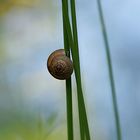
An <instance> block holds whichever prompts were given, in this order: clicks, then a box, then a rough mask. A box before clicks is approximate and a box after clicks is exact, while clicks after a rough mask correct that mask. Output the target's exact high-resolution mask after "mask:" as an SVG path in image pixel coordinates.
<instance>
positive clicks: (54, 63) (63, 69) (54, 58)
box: [47, 49, 73, 80]
mask: <svg viewBox="0 0 140 140" xmlns="http://www.w3.org/2000/svg"><path fill="white" fill-rule="evenodd" d="M47 67H48V71H49V72H50V74H51V75H52V76H53V77H55V78H56V79H59V80H65V79H68V78H70V76H71V74H72V73H73V63H72V61H71V60H70V58H69V57H67V56H66V54H65V50H64V49H59V50H56V51H54V52H53V53H51V54H50V56H49V58H48V61H47Z"/></svg>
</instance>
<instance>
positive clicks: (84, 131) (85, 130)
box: [62, 0, 90, 140]
mask: <svg viewBox="0 0 140 140" xmlns="http://www.w3.org/2000/svg"><path fill="white" fill-rule="evenodd" d="M66 3H67V0H62V5H63V8H64V9H63V13H64V14H65V16H64V22H65V23H66V30H67V33H68V39H69V42H70V46H71V51H72V58H73V65H74V70H75V77H76V83H77V93H78V94H77V95H78V108H79V122H80V134H81V140H85V136H86V139H87V140H90V135H89V127H88V121H87V115H86V109H85V103H84V97H83V91H82V84H81V74H80V61H79V50H78V44H76V42H75V41H74V40H73V34H72V30H71V25H70V20H69V15H68V11H67V9H65V7H66V6H65V5H66ZM72 7H73V3H72ZM72 10H73V9H72ZM72 16H73V15H72ZM75 17H76V16H75ZM72 20H73V17H72ZM75 21H76V20H75ZM75 21H73V22H75ZM74 25H75V23H74ZM73 32H75V33H76V32H77V30H75V31H74V29H73ZM76 36H77V35H76ZM74 38H75V36H74ZM77 43H78V38H77Z"/></svg>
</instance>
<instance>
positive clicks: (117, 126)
mask: <svg viewBox="0 0 140 140" xmlns="http://www.w3.org/2000/svg"><path fill="white" fill-rule="evenodd" d="M97 4H98V11H99V16H100V21H101V27H102V33H103V38H104V43H105V50H106V55H107V61H108V70H109V78H110V85H111V91H112V100H113V108H114V114H115V122H116V129H117V137H118V140H122V134H121V126H120V118H119V112H118V105H117V97H116V90H115V82H114V77H113V70H112V61H111V55H110V49H109V42H108V36H107V31H106V26H105V22H104V16H103V11H102V5H101V1H100V0H97Z"/></svg>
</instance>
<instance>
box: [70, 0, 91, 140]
mask: <svg viewBox="0 0 140 140" xmlns="http://www.w3.org/2000/svg"><path fill="white" fill-rule="evenodd" d="M71 15H72V28H73V39H74V48H75V50H76V51H75V52H73V53H77V54H75V55H77V67H78V68H77V73H78V76H77V77H76V79H77V88H78V89H79V90H78V101H79V105H80V104H82V110H81V111H82V113H81V115H83V118H82V119H83V120H84V121H83V123H84V127H85V128H84V129H85V135H86V139H87V140H90V132H89V126H88V119H87V114H86V107H85V103H84V97H83V91H82V83H81V72H80V60H79V49H78V48H79V45H78V32H77V20H76V6H75V0H71ZM80 102H81V103H80ZM79 108H80V107H79Z"/></svg>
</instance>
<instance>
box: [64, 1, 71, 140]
mask: <svg viewBox="0 0 140 140" xmlns="http://www.w3.org/2000/svg"><path fill="white" fill-rule="evenodd" d="M66 9H67V10H68V3H66ZM62 11H63V8H62ZM62 13H63V36H64V48H65V53H66V55H67V56H68V57H69V58H70V47H69V46H70V45H69V41H68V34H67V31H66V23H65V21H64V16H65V15H64V11H63V12H62ZM66 102H67V131H68V140H73V109H72V84H71V78H69V79H67V80H66Z"/></svg>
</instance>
